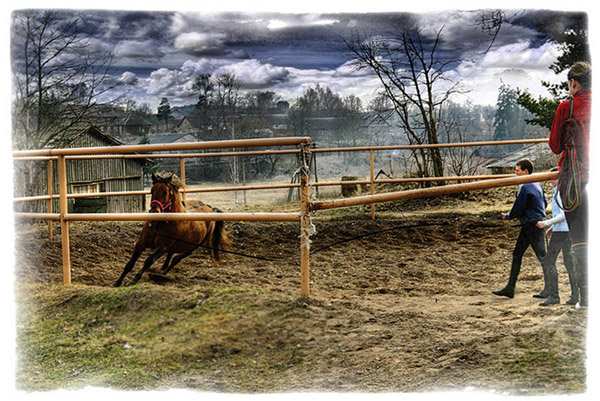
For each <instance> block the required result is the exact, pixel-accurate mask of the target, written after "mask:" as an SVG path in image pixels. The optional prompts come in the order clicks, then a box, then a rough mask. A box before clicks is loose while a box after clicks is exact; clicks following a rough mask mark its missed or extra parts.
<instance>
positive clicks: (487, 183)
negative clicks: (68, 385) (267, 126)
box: [13, 137, 558, 296]
mask: <svg viewBox="0 0 600 401" xmlns="http://www.w3.org/2000/svg"><path fill="white" fill-rule="evenodd" d="M544 141H547V140H546V139H533V140H520V141H501V142H466V143H452V144H439V145H398V146H372V147H353V148H329V149H313V150H312V151H313V152H321V153H322V152H356V151H368V152H369V153H370V180H361V181H342V182H324V183H312V184H310V182H309V181H310V169H309V162H310V153H311V148H310V145H311V138H309V137H287V138H268V139H248V140H232V141H209V142H190V143H177V144H156V145H128V146H104V147H93V148H70V149H47V150H26V151H14V152H13V159H14V160H15V161H19V160H40V161H47V162H48V163H49V167H51V166H52V163H53V161H56V162H57V169H58V179H59V194H53V193H52V190H51V188H52V185H51V181H50V180H52V177H51V175H50V174H49V175H48V180H49V184H50V185H48V188H50V190H49V192H50V193H49V194H47V195H40V196H33V197H26V198H15V199H14V201H15V202H25V201H31V200H48V213H15V217H16V218H23V219H36V220H47V221H48V224H49V235H50V236H51V235H52V221H58V222H60V227H61V242H62V260H63V282H64V283H65V284H70V283H71V261H70V245H69V244H70V240H69V222H71V221H155V220H161V221H164V220H172V221H175V220H194V221H206V220H221V221H280V222H283V221H286V222H299V223H300V292H301V295H302V296H309V294H310V287H309V282H310V263H309V252H310V235H311V221H310V216H311V214H312V213H314V212H316V211H318V210H324V209H332V208H340V207H348V206H355V205H366V204H370V205H371V206H372V209H371V213H372V216H373V218H374V208H373V205H374V204H375V203H379V202H387V201H394V200H399V199H414V198H421V197H428V196H438V195H444V194H450V193H458V192H465V191H472V190H479V189H485V188H494V187H500V186H510V185H518V184H521V183H526V182H539V181H547V180H550V179H554V178H556V177H557V175H558V173H541V174H531V175H528V176H524V177H515V176H461V177H458V176H457V177H427V178H400V179H385V180H375V178H374V161H373V160H374V152H375V151H378V150H392V149H394V150H395V149H418V148H432V147H467V146H488V145H489V146H491V145H505V144H525V143H537V142H544ZM275 146H295V147H296V148H295V149H288V150H255V151H231V152H213V153H189V154H185V153H181V154H172V153H158V154H157V153H153V154H149V153H148V152H165V151H192V150H213V149H232V148H257V147H275ZM141 153H144V154H141ZM261 154H298V155H299V157H300V162H301V163H300V164H301V168H300V170H299V172H300V179H299V182H298V183H291V184H276V185H255V186H238V187H221V188H201V189H191V190H187V191H186V192H188V193H191V192H207V191H233V190H253V189H272V188H299V189H300V210H299V213H219V214H215V213H185V214H178V213H161V214H160V215H157V214H154V213H69V212H68V208H67V205H68V203H67V200H68V199H69V198H76V197H86V196H123V195H139V194H148V193H149V192H148V191H128V192H125V191H123V192H105V193H94V194H69V193H68V191H67V187H68V185H67V178H66V162H67V160H71V159H76V160H80V159H86V158H167V157H177V158H179V159H180V175H181V177H180V178H181V180H182V182H183V183H184V184H185V159H186V158H189V157H212V156H240V155H244V156H245V155H261ZM49 171H52V169H51V168H49ZM453 180H456V181H466V180H479V181H478V182H470V183H461V184H450V185H445V186H442V187H433V188H424V189H417V190H409V191H400V192H390V193H384V194H375V189H374V188H375V184H377V183H384V182H385V183H398V182H409V181H413V182H415V181H416V182H418V181H453ZM340 184H369V185H370V188H371V195H365V196H358V197H353V198H343V199H336V200H329V201H314V202H311V201H310V195H311V194H310V187H311V186H319V185H340ZM183 196H184V197H185V192H184V194H183ZM53 199H59V203H60V212H59V213H53V210H52V200H53Z"/></svg>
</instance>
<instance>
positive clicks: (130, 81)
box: [119, 71, 139, 86]
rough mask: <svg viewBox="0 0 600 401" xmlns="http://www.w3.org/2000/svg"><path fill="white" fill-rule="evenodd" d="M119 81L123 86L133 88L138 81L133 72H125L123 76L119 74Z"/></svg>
mask: <svg viewBox="0 0 600 401" xmlns="http://www.w3.org/2000/svg"><path fill="white" fill-rule="evenodd" d="M119 81H120V82H121V83H122V84H124V85H128V86H133V85H135V84H137V83H138V81H139V80H138V77H137V76H136V75H135V74H134V73H133V72H130V71H125V72H124V73H123V74H121V78H119Z"/></svg>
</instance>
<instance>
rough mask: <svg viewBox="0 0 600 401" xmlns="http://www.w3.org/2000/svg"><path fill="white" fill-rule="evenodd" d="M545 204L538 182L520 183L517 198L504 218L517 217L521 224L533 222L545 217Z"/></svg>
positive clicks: (542, 190) (546, 203)
mask: <svg viewBox="0 0 600 401" xmlns="http://www.w3.org/2000/svg"><path fill="white" fill-rule="evenodd" d="M547 205H548V202H547V201H546V197H545V196H544V189H543V188H542V186H541V185H540V183H539V182H532V183H527V184H521V186H520V187H519V193H518V194H517V199H515V203H514V204H513V207H512V209H510V212H509V213H508V214H507V215H506V218H507V219H519V220H520V221H521V224H527V223H534V224H535V223H537V222H538V221H540V220H543V219H544V217H546V206H547Z"/></svg>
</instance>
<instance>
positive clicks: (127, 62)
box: [14, 4, 564, 109]
mask: <svg viewBox="0 0 600 401" xmlns="http://www.w3.org/2000/svg"><path fill="white" fill-rule="evenodd" d="M163 7H164V4H163ZM339 10H343V11H339ZM409 11H411V18H413V19H414V20H416V21H418V23H419V25H420V26H422V27H423V36H424V37H425V38H426V39H427V38H431V37H432V35H433V34H434V32H435V31H437V30H440V29H441V32H442V36H441V37H442V40H441V43H440V50H439V51H440V53H439V54H440V55H442V56H443V57H449V58H453V59H458V60H462V61H461V62H460V63H456V64H453V65H452V69H451V70H449V71H448V72H447V75H446V76H447V77H448V78H450V79H451V80H452V81H453V82H457V83H459V85H460V87H461V89H462V90H463V91H465V92H466V93H465V94H464V95H461V96H459V97H457V98H455V100H456V101H458V102H465V101H470V102H472V103H474V104H483V105H494V104H495V103H496V100H497V95H498V88H499V86H500V85H501V84H503V83H504V84H507V85H510V86H511V87H514V88H519V89H524V90H528V91H530V92H531V93H533V94H536V95H538V94H545V93H546V91H545V89H544V88H543V87H542V85H541V81H543V80H545V81H549V82H552V83H554V82H559V81H561V80H564V77H562V76H557V75H555V74H554V73H553V72H552V71H551V70H550V69H549V66H550V64H552V63H553V62H554V61H555V60H556V57H557V56H558V55H559V54H560V52H559V49H557V47H556V45H554V44H552V43H550V42H548V41H547V40H545V38H543V37H542V36H541V35H540V32H539V31H538V30H537V29H536V27H535V25H534V22H540V21H542V22H544V23H545V24H552V23H554V22H553V21H552V18H551V16H552V15H556V13H557V12H559V13H564V12H563V11H553V12H552V13H554V14H549V12H548V11H544V10H539V9H535V8H529V9H528V8H526V9H523V10H515V11H508V10H507V11H506V15H507V17H508V20H507V21H506V22H505V23H504V25H503V26H502V28H501V29H500V32H499V35H498V36H497V38H496V39H495V41H494V43H493V45H492V47H491V48H490V49H489V51H487V52H486V53H485V54H484V52H483V51H484V50H485V49H486V48H487V47H488V45H489V43H490V42H489V37H487V35H486V34H482V32H481V28H480V26H479V25H478V24H477V23H476V17H477V15H478V14H477V13H476V12H474V11H473V10H468V9H467V11H456V10H452V9H449V10H447V9H440V10H433V11H429V10H409ZM14 12H19V11H18V9H17V10H15V11H14ZM64 12H65V17H69V13H74V14H76V15H79V16H80V17H81V18H82V20H83V21H84V22H85V28H86V31H87V32H88V33H89V34H90V46H92V47H93V48H99V49H106V50H110V51H112V52H113V53H114V55H115V60H114V66H113V67H114V68H113V71H112V72H111V74H112V75H113V77H112V78H113V79H114V80H119V81H120V82H122V85H121V88H120V91H121V93H122V94H125V96H126V97H128V98H132V99H134V100H135V101H136V102H137V103H138V104H141V103H148V104H149V105H150V106H151V108H152V109H155V108H156V107H157V106H158V104H159V102H160V100H161V98H163V97H166V98H167V99H168V100H169V103H170V105H171V106H178V105H185V104H193V103H195V102H196V99H197V94H196V93H195V92H194V91H193V90H192V84H193V82H194V79H195V78H196V77H197V76H198V75H200V74H202V73H211V74H219V73H223V72H231V73H234V74H235V76H236V78H238V79H239V80H241V81H242V82H243V84H242V88H241V89H242V90H243V91H247V90H269V91H273V92H275V93H276V94H277V95H279V96H280V97H281V98H282V99H283V100H287V101H290V103H293V101H294V99H296V98H298V97H299V96H301V95H302V93H303V92H304V91H305V90H306V89H307V88H309V87H314V86H316V85H320V86H322V87H329V88H330V89H331V90H332V91H334V92H337V93H339V94H340V95H342V96H346V95H350V94H352V95H355V96H358V97H360V98H361V99H362V100H363V105H367V104H368V102H369V101H370V100H371V99H372V98H373V97H374V96H375V95H376V93H377V91H378V90H380V89H381V83H380V82H379V81H378V79H377V78H376V77H374V76H373V74H372V73H370V72H369V71H364V70H361V71H359V70H357V69H356V68H354V67H352V65H351V63H352V60H353V57H352V55H351V54H350V52H349V50H348V47H347V46H346V44H345V43H344V39H348V38H350V37H351V36H352V35H353V33H356V32H360V33H361V34H362V35H386V34H388V33H389V32H390V31H393V30H394V29H395V26H396V24H397V23H398V20H399V18H400V17H401V16H402V15H403V14H404V10H403V9H396V11H394V9H393V8H392V9H384V10H377V9H376V10H375V11H353V10H349V11H347V9H346V7H344V8H338V11H336V10H335V9H334V8H328V9H326V10H324V11H321V10H319V11H310V10H308V11H303V10H300V11H296V10H293V11H285V10H284V11H267V12H265V11H253V10H248V9H244V8H243V7H242V8H240V9H239V11H238V10H236V9H235V8H234V9H228V10H225V11H215V10H209V11H206V12H205V11H203V12H198V11H195V10H179V11H177V10H176V9H175V10H173V11H170V10H158V11H154V10H152V9H150V10H145V9H144V7H140V8H136V7H135V4H133V5H132V7H131V8H129V7H127V6H126V5H125V6H124V7H121V8H116V9H110V8H107V9H103V10H99V9H96V10H85V9H70V8H69V7H68V6H66V9H65V10H64Z"/></svg>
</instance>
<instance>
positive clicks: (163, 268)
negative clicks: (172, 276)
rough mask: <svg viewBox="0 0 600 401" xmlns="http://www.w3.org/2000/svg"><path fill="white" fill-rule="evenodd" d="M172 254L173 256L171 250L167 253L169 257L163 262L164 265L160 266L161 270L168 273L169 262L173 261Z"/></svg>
mask: <svg viewBox="0 0 600 401" xmlns="http://www.w3.org/2000/svg"><path fill="white" fill-rule="evenodd" d="M172 256H173V254H172V253H171V252H169V253H167V258H166V259H165V262H164V263H163V265H162V267H161V268H160V271H161V272H163V273H166V272H168V271H169V263H171V257H172Z"/></svg>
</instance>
